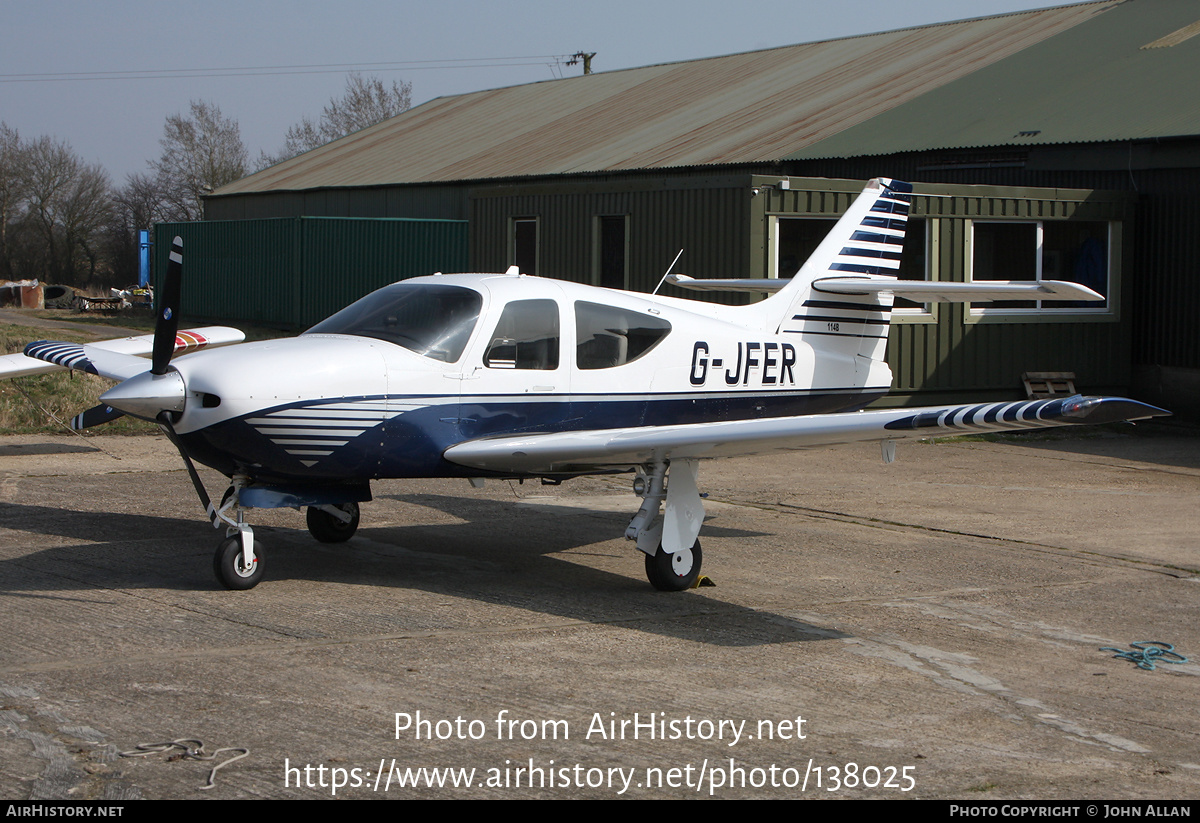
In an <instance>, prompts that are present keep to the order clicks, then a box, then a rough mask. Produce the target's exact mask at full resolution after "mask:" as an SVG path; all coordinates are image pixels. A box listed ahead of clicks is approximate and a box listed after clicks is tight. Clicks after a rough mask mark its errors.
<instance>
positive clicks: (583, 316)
mask: <svg viewBox="0 0 1200 823" xmlns="http://www.w3.org/2000/svg"><path fill="white" fill-rule="evenodd" d="M670 332H671V324H670V323H669V322H667V321H666V320H663V319H662V318H661V317H655V316H653V315H651V314H646V313H643V312H636V311H631V310H630V309H621V308H617V307H616V306H606V305H604V304H602V303H586V302H584V301H582V300H580V301H576V303H575V362H576V363H577V365H578V366H579V368H580V369H581V370H587V369H611V368H613V367H615V366H624V365H625V364H626V363H632V362H633V361H634V360H637V359H638V358H639V357H641V356H642V355H644V354H646V353H647V352H649V351H650V350H651V349H653V348H654V347H655V346H657V345H658V344H659V343H661V342H662V341H663V340H664V339H665V338H666V336H667V335H668V334H670Z"/></svg>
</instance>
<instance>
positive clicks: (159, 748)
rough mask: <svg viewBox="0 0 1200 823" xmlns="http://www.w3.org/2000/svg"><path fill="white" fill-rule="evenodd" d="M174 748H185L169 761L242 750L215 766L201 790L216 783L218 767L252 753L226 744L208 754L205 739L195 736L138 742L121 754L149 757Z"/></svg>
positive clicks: (213, 755)
mask: <svg viewBox="0 0 1200 823" xmlns="http://www.w3.org/2000/svg"><path fill="white" fill-rule="evenodd" d="M193 744H194V745H193ZM174 749H183V753H182V754H177V755H173V756H171V757H168V758H167V761H168V762H170V761H172V760H216V759H217V755H219V754H220V753H221V752H241V754H237V755H234V756H233V757H230V758H228V759H227V760H224V761H222V762H220V763H218V764H217V765H215V766H213V767H212V769H211V770H210V771H209V773H208V782H207V783H205V784H204V785H203V786H200V787H199V789H200V790H201V791H204V790H205V789H211V788H212V787H213V786H214V785H215V780H216V777H217V769H223V768H225V767H226V766H228V765H229V764H230V763H233V762H235V761H237V760H241V759H242V758H243V757H245V756H246V755H248V754H250V750H249V749H246V748H241V747H238V746H226V747H225V748H223V749H217V750H216V751H215V752H213V753H212V754H206V753H205V752H204V741H203V740H198V739H197V738H194V737H181V738H179V739H178V740H167V741H164V742H162V743H138V744H137V748H135V749H134V750H133V751H128V752H121V753H120V754H121V757H148V756H150V755H152V754H166V753H167V752H169V751H172V750H174Z"/></svg>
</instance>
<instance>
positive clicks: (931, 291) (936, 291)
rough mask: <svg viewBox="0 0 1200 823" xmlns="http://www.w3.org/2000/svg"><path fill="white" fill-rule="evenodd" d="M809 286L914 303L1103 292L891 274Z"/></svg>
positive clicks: (1053, 284) (1093, 296)
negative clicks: (900, 298)
mask: <svg viewBox="0 0 1200 823" xmlns="http://www.w3.org/2000/svg"><path fill="white" fill-rule="evenodd" d="M813 288H814V289H816V290H817V291H821V292H826V293H828V294H879V293H887V294H892V295H895V296H897V297H907V298H908V299H909V300H912V301H914V302H917V303H974V302H980V303H984V302H990V301H993V300H1072V301H1073V300H1081V301H1087V302H1096V301H1102V300H1104V295H1102V294H1098V293H1097V292H1095V291H1092V290H1091V289H1089V288H1088V287H1087V286H1082V285H1080V284H1079V283H1071V282H1068V281H1066V280H1039V281H1036V282H1033V281H1029V280H975V281H973V282H971V283H947V282H940V281H933V280H896V279H894V278H891V277H880V278H866V277H823V278H821V279H819V280H815V281H813Z"/></svg>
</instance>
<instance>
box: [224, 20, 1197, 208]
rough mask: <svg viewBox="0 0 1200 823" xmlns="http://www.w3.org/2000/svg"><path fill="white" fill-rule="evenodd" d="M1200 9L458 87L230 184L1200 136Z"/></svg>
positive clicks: (913, 34)
mask: <svg viewBox="0 0 1200 823" xmlns="http://www.w3.org/2000/svg"><path fill="white" fill-rule="evenodd" d="M1198 16H1200V7H1198V6H1197V4H1196V3H1195V2H1194V0H1123V2H1122V0H1095V1H1094V2H1088V3H1080V4H1076V5H1070V6H1060V7H1056V8H1049V9H1041V10H1036V11H1029V12H1020V13H1014V14H1006V15H999V16H995V17H985V18H977V19H972V20H964V21H959V22H953V23H942V24H938V25H932V26H922V27H918V28H909V29H902V30H898V31H891V32H881V33H878V34H870V35H863V36H859V37H849V38H843V39H840V40H827V41H822V42H817V43H805V44H801V45H796V46H785V47H782V48H775V49H767V50H763V51H755V52H748V53H745V54H732V55H727V56H724V57H713V58H707V59H703V60H690V61H685V62H682V63H669V64H662V65H655V66H647V67H644V68H637V69H625V70H621V71H612V72H603V73H599V74H591V75H586V76H582V77H574V78H568V79H563V80H551V81H546V82H541V83H531V84H528V85H523V86H511V87H507V88H501V89H492V90H489V91H480V92H473V93H470V94H462V95H457V96H454V97H443V98H438V99H435V100H432V101H430V102H428V103H425V104H423V105H421V106H417V107H416V108H413V109H410V110H409V111H407V112H405V113H403V114H401V115H399V116H397V117H394V118H392V119H390V120H386V121H384V122H383V123H379V124H378V125H375V126H372V127H370V128H367V129H364V130H362V131H360V132H357V133H356V134H352V135H350V136H349V137H345V138H342V139H341V140H337V141H334V142H333V143H330V144H328V145H326V146H322V147H321V148H318V149H314V150H313V151H310V152H308V153H306V154H303V155H300V156H299V157H295V158H292V159H291V160H287V161H285V162H283V163H280V164H278V165H276V166H272V167H271V168H268V169H265V170H263V171H261V172H258V173H257V174H253V175H250V176H248V177H245V178H243V179H242V180H239V181H237V182H235V183H232V184H230V185H228V186H225V187H223V188H221V189H219V190H218V191H217V192H216V193H215V194H216V196H220V195H233V194H244V193H251V192H266V191H281V190H284V191H286V190H300V189H313V188H322V187H354V186H381V185H401V184H410V183H429V182H445V181H452V180H472V179H487V178H510V177H526V176H538V175H552V174H570V173H579V172H603V171H620V170H628V169H646V168H671V167H686V166H703V165H717V164H721V165H724V164H740V163H755V162H763V161H772V160H780V159H786V158H792V157H795V158H815V157H830V156H857V155H862V154H878V153H891V152H895V151H904V150H909V149H914V148H938V147H943V146H975V145H980V146H982V145H1005V144H1012V143H1014V142H1019V143H1021V144H1029V143H1031V142H1064V141H1072V142H1073V141H1081V140H1107V139H1132V138H1136V137H1142V136H1168V135H1175V134H1195V133H1197V132H1198V131H1200V129H1197V120H1198V117H1197V104H1196V101H1195V95H1192V94H1190V93H1189V92H1190V84H1191V83H1192V82H1194V78H1195V77H1196V76H1197V72H1196V68H1197V66H1198V62H1197V61H1198V58H1200V38H1191V37H1190V35H1189V34H1188V33H1187V27H1188V25H1189V24H1192V23H1194V22H1196V18H1197V17H1198ZM1156 41H1161V42H1159V43H1158V45H1157V46H1156V47H1155V48H1144V49H1143V48H1140V47H1141V46H1144V45H1145V46H1149V45H1155V42H1156ZM1118 103H1119V104H1120V105H1118ZM1123 105H1128V106H1129V108H1128V109H1123V108H1121V107H1120V106H1123ZM1127 112H1128V114H1127ZM1023 132H1024V133H1031V134H1025V135H1024V136H1023V137H1021V136H1018V135H1019V134H1020V133H1023Z"/></svg>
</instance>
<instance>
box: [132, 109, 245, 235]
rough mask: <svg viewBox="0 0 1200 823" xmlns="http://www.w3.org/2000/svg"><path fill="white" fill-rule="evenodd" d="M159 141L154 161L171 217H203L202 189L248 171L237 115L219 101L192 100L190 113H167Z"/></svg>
mask: <svg viewBox="0 0 1200 823" xmlns="http://www.w3.org/2000/svg"><path fill="white" fill-rule="evenodd" d="M158 142H159V145H161V146H162V155H161V156H160V157H159V158H158V160H156V161H153V162H151V164H150V166H151V168H152V169H153V170H154V173H155V176H156V178H157V181H158V185H159V186H160V188H161V189H162V192H163V195H164V203H165V209H166V215H167V217H168V219H170V220H199V219H200V218H201V217H202V216H203V204H202V201H201V199H200V198H201V197H202V196H203V195H205V194H207V193H208V192H210V191H212V190H213V189H217V188H220V187H221V186H224V185H225V184H226V183H232V182H233V181H234V180H237V179H238V178H240V177H243V176H244V175H245V174H246V171H247V163H248V158H247V154H246V146H245V144H243V143H242V134H241V130H240V129H239V128H238V124H237V121H236V120H230V119H229V118H227V117H225V116H224V115H223V114H221V110H220V109H219V108H218V107H217V106H216V104H214V103H209V102H206V101H204V100H193V101H192V103H191V114H190V116H188V117H185V116H184V115H182V114H173V115H171V116H170V117H168V118H167V122H166V125H165V126H164V127H163V136H162V139H161V140H159V141H158Z"/></svg>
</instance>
